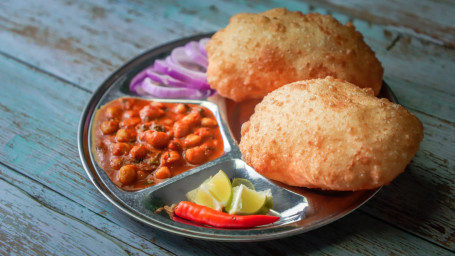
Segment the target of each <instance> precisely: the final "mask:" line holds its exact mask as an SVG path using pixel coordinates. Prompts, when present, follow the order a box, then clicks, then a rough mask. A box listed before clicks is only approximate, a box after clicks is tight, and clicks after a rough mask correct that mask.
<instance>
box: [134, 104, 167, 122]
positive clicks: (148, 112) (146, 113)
mask: <svg viewBox="0 0 455 256" xmlns="http://www.w3.org/2000/svg"><path fill="white" fill-rule="evenodd" d="M163 114H164V111H163V110H162V109H160V108H157V107H153V106H151V105H147V106H145V107H143V108H142V109H141V110H140V111H139V116H140V117H141V119H142V120H143V121H144V122H147V121H150V120H151V119H154V118H157V117H160V116H162V115H163Z"/></svg>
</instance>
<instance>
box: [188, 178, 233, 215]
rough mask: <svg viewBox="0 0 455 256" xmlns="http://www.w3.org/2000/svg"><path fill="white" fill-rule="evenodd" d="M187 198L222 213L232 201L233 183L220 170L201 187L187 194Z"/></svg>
mask: <svg viewBox="0 0 455 256" xmlns="http://www.w3.org/2000/svg"><path fill="white" fill-rule="evenodd" d="M186 197H187V198H188V200H190V201H191V202H194V203H196V204H200V205H204V206H207V207H210V208H212V209H215V210H218V211H221V210H222V209H223V208H224V207H225V206H226V205H228V204H229V203H230V201H231V198H232V185H231V181H230V180H229V177H228V176H227V175H226V173H224V172H223V171H221V170H220V171H219V172H218V173H217V174H215V175H214V176H213V177H210V178H209V179H207V180H205V181H204V182H203V183H202V184H201V185H200V186H199V187H197V188H195V189H193V190H191V191H190V192H188V193H186Z"/></svg>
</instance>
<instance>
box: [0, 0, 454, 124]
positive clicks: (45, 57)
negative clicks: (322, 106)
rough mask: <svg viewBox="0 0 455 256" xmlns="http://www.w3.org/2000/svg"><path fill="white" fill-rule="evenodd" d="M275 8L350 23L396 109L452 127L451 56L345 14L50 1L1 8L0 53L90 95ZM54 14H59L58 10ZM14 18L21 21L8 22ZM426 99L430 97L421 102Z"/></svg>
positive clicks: (295, 5) (228, 5)
mask: <svg viewBox="0 0 455 256" xmlns="http://www.w3.org/2000/svg"><path fill="white" fill-rule="evenodd" d="M379 5H380V4H379ZM48 6H49V7H48ZM278 6H286V7H288V8H289V9H291V10H300V11H302V12H319V13H323V14H326V13H330V14H332V15H333V16H334V17H335V18H337V19H338V20H340V21H341V22H343V23H345V22H347V21H353V23H354V24H355V26H356V27H357V29H358V30H359V31H360V32H361V33H362V34H364V36H365V40H366V41H367V43H368V44H369V45H370V46H371V47H372V48H373V50H374V51H375V52H376V54H377V56H378V58H379V59H380V61H381V62H382V63H383V66H384V67H385V80H386V81H389V80H390V81H392V82H393V83H390V85H391V87H392V89H394V90H395V88H396V91H397V93H400V94H399V95H397V96H400V102H401V103H402V104H403V105H404V106H406V107H410V108H415V109H417V110H419V111H422V112H425V113H428V114H432V115H437V116H438V117H441V118H443V119H446V120H448V121H453V120H454V115H453V114H451V113H453V110H454V109H453V108H454V104H451V103H450V101H448V100H450V98H448V97H449V96H451V95H454V94H455V91H454V87H453V86H452V83H450V79H449V78H450V77H451V76H452V73H453V72H452V71H453V70H455V64H454V63H455V62H454V60H455V51H452V50H448V49H447V48H444V47H441V46H438V45H434V44H432V43H431V41H428V40H425V38H423V39H422V38H412V37H410V36H409V35H407V34H402V33H401V32H400V31H399V30H394V29H391V27H390V26H387V25H384V24H380V25H377V24H374V23H371V22H370V21H368V20H361V19H353V17H352V16H349V14H342V13H334V12H331V11H327V10H326V9H322V8H319V7H317V6H316V5H310V4H306V3H303V2H298V1H288V2H286V3H281V2H279V1H271V2H259V3H258V4H252V5H248V4H246V3H245V4H239V3H235V2H221V1H220V2H217V1H214V2H209V1H191V2H186V1H168V2H166V3H161V4H159V5H157V4H156V3H153V2H148V1H144V2H141V1H139V2H133V3H122V2H120V3H118V4H109V3H108V1H107V0H106V1H104V0H97V1H77V2H72V1H59V0H51V1H48V2H46V5H41V4H38V3H36V2H34V1H31V2H26V1H21V2H20V3H16V4H11V3H9V2H8V1H2V2H1V3H0V17H1V19H0V21H1V22H0V27H1V28H2V29H1V30H0V49H2V51H3V52H4V53H6V54H9V55H13V56H14V57H15V58H18V59H20V60H22V61H25V62H27V63H29V64H31V65H33V66H36V67H37V68H40V69H43V70H45V71H46V72H49V73H52V74H54V75H56V76H58V77H61V78H63V79H65V80H68V81H70V82H72V83H74V84H77V85H79V86H82V87H84V88H86V89H87V90H90V91H93V90H94V89H95V88H96V87H97V86H98V85H99V84H100V83H101V82H102V81H103V80H104V79H105V78H107V76H108V75H109V74H110V73H111V72H113V71H114V70H115V68H117V67H119V66H120V65H121V64H123V63H124V62H125V61H127V60H129V59H131V58H133V57H134V56H137V55H138V54H140V53H142V52H144V51H146V50H148V49H150V48H153V47H155V46H158V45H160V44H163V43H165V42H169V41H172V40H175V39H178V38H181V37H184V36H190V35H194V34H197V33H206V32H210V31H215V30H217V29H219V28H221V27H224V26H225V25H226V24H227V22H228V19H229V17H230V16H231V15H233V14H235V13H238V12H260V11H264V10H266V9H269V8H273V7H278ZM62 9H64V10H66V12H59V11H58V10H62ZM17 13H21V15H14V14H17ZM50 13H52V15H49V14H50ZM66 13H71V15H70V16H68V15H67V14H66ZM422 15H426V13H423V14H422ZM78 17H79V18H78ZM157 24H163V25H157ZM156 35H159V36H156ZM397 39H398V40H397ZM118 49H121V51H119V50H118ZM435 60H437V61H435ZM75 71H77V72H75ZM430 74H431V75H430ZM416 90H417V93H415V91H416ZM434 91H435V93H433V92H434ZM402 92H404V93H402ZM406 92H407V93H406ZM428 94H432V95H433V97H432V98H431V99H428V98H427V97H425V95H428ZM422 102H423V103H424V104H421V103H422Z"/></svg>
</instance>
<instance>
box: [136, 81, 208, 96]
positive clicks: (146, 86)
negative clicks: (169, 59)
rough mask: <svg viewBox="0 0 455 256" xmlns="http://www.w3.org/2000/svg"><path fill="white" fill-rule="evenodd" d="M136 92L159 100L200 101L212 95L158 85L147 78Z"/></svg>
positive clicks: (200, 91)
mask: <svg viewBox="0 0 455 256" xmlns="http://www.w3.org/2000/svg"><path fill="white" fill-rule="evenodd" d="M137 92H138V93H139V94H141V95H144V94H147V95H151V96H154V97H160V98H176V99H180V98H185V99H201V98H205V97H208V96H210V95H212V94H213V92H212V90H205V91H203V90H196V89H190V88H177V87H167V86H162V85H159V84H157V83H155V82H153V81H152V79H150V78H149V77H147V78H145V79H144V81H142V83H141V86H140V88H138V89H137Z"/></svg>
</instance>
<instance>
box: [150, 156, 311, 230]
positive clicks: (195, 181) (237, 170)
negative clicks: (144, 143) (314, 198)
mask: <svg viewBox="0 0 455 256" xmlns="http://www.w3.org/2000/svg"><path fill="white" fill-rule="evenodd" d="M220 170H223V171H224V172H225V173H226V175H227V176H228V177H229V178H230V179H231V180H232V179H233V178H244V179H248V180H250V181H251V182H252V183H253V185H254V186H255V189H256V190H257V191H263V190H266V189H271V191H272V196H273V209H271V211H270V214H271V215H277V216H280V220H279V221H277V222H275V223H274V224H271V225H270V226H277V225H284V224H289V223H291V222H295V221H299V220H302V219H303V218H305V211H306V209H307V208H308V202H307V200H306V198H305V197H303V196H301V195H299V194H296V193H294V192H291V191H289V190H287V189H285V188H282V187H280V186H277V185H275V184H273V183H272V182H270V181H269V180H268V179H266V178H264V177H263V176H261V175H259V174H258V173H257V172H256V171H255V170H254V169H253V168H251V167H250V166H248V165H247V164H246V163H245V162H243V161H242V160H240V159H227V160H225V161H222V162H218V163H217V164H215V165H212V166H210V167H208V168H204V169H201V170H199V171H198V172H195V173H191V174H189V175H187V176H185V177H181V178H180V179H176V180H173V181H172V182H170V183H166V184H163V185H162V186H161V187H158V188H156V189H155V190H153V191H152V192H150V193H149V194H148V195H147V196H146V197H145V198H144V201H143V204H144V205H145V208H149V207H150V205H151V204H152V203H153V202H157V201H160V202H162V203H164V204H166V205H171V204H177V203H178V202H180V201H188V199H187V198H186V193H187V192H188V191H190V190H192V189H194V188H196V187H198V186H199V185H200V184H201V183H202V182H203V181H204V180H206V179H207V178H209V177H210V176H213V175H215V174H216V173H217V172H218V171H220ZM265 227H266V226H264V228H265ZM207 228H210V227H207Z"/></svg>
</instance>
